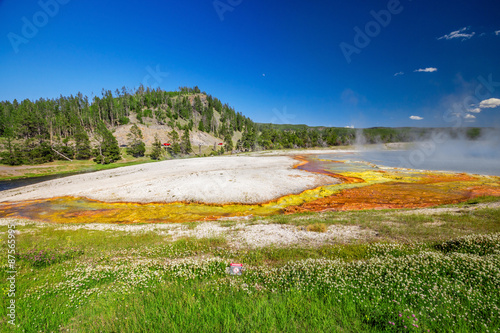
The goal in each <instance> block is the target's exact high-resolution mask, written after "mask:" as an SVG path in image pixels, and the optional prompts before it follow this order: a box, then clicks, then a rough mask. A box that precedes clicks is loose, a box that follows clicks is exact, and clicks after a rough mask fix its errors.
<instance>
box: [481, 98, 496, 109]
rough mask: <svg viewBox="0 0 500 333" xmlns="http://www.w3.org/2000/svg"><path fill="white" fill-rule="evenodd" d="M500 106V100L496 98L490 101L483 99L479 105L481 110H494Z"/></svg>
mask: <svg viewBox="0 0 500 333" xmlns="http://www.w3.org/2000/svg"><path fill="white" fill-rule="evenodd" d="M498 106H500V99H498V98H490V99H485V100H484V101H482V102H481V103H479V107H480V108H481V109H486V108H488V109H491V108H496V107H498Z"/></svg>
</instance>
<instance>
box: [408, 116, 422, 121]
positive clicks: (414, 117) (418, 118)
mask: <svg viewBox="0 0 500 333" xmlns="http://www.w3.org/2000/svg"><path fill="white" fill-rule="evenodd" d="M410 119H411V120H422V119H424V118H422V117H419V116H410Z"/></svg>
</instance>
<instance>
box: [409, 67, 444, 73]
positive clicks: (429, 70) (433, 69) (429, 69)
mask: <svg viewBox="0 0 500 333" xmlns="http://www.w3.org/2000/svg"><path fill="white" fill-rule="evenodd" d="M437 70H438V69H437V68H435V67H427V68H419V69H415V70H414V72H422V73H432V72H436V71H437Z"/></svg>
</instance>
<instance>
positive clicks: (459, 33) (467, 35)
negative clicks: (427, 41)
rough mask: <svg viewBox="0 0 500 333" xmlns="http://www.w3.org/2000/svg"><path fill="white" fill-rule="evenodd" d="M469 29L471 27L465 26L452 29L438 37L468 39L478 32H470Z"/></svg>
mask: <svg viewBox="0 0 500 333" xmlns="http://www.w3.org/2000/svg"><path fill="white" fill-rule="evenodd" d="M467 30H469V28H467V27H463V28H462V29H460V30H456V31H452V32H450V33H449V34H447V35H444V36H441V37H439V38H438V39H446V40H450V39H455V38H462V40H467V39H470V38H472V37H473V36H474V35H475V34H476V33H475V32H471V33H468V32H467Z"/></svg>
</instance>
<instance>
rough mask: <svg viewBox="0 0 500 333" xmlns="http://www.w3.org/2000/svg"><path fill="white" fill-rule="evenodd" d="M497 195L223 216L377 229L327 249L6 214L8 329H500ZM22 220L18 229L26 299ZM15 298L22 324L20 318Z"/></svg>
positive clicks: (321, 228) (2, 274)
mask: <svg viewBox="0 0 500 333" xmlns="http://www.w3.org/2000/svg"><path fill="white" fill-rule="evenodd" d="M485 203H489V204H490V206H489V208H488V207H486V206H484V204H485ZM497 203H498V199H496V198H491V197H489V198H488V197H486V198H480V199H475V200H472V201H469V202H466V203H463V204H459V205H452V206H446V207H444V208H449V209H439V210H435V211H432V210H424V211H418V212H412V211H394V210H387V211H359V212H329V213H314V214H312V213H310V214H297V215H287V216H283V215H281V216H273V217H268V218H253V219H250V220H244V221H219V222H217V223H219V224H220V225H221V226H225V227H228V226H232V225H237V224H246V225H252V224H257V223H267V224H280V225H290V226H294V227H297V228H302V229H303V230H306V231H307V232H311V233H323V232H326V230H328V228H329V227H332V226H346V225H347V226H349V225H353V226H359V227H360V228H361V229H362V230H370V231H372V232H371V233H370V234H369V235H370V236H367V237H360V238H358V239H349V240H343V239H338V240H337V241H335V242H328V243H325V244H322V245H315V246H311V245H306V244H304V245H302V244H295V245H289V246H278V245H272V246H264V247H252V246H250V245H246V244H243V243H242V244H239V245H238V246H236V245H235V244H234V242H232V241H230V240H229V239H228V238H226V237H225V236H224V235H219V236H217V237H204V238H203V237H202V238H196V237H193V236H190V237H183V238H178V239H173V238H172V237H171V235H169V234H167V233H161V232H158V231H157V230H155V229H152V228H145V230H144V231H143V232H136V231H134V232H132V231H130V230H128V229H126V228H123V229H121V230H119V229H117V230H100V229H99V228H82V227H81V226H79V225H57V224H46V223H37V222H30V221H24V220H23V221H21V220H3V221H2V225H1V226H0V231H1V234H0V236H1V238H2V243H1V244H2V245H1V249H0V260H1V262H2V268H1V271H0V281H1V288H2V296H3V297H2V298H1V302H0V327H1V331H2V332H498V331H499V330H500V208H499V205H498V204H497ZM200 224H201V222H196V223H191V224H188V225H187V226H188V227H189V228H191V229H192V228H196V227H197V226H199V225H200ZM9 226H10V227H9ZM63 227H64V228H63ZM145 227H146V225H145ZM9 229H11V230H13V229H15V230H16V233H14V234H13V235H14V236H13V237H14V239H15V241H16V243H15V244H16V248H15V249H16V254H15V259H16V270H17V275H16V283H15V285H16V290H15V297H11V296H9V290H10V289H9V287H10V284H9V283H8V280H7V278H8V277H9V276H10V275H11V274H10V273H9V271H10V270H11V268H9V266H8V257H7V256H8V242H7V241H8V239H9ZM10 234H12V232H10ZM11 239H12V238H11ZM233 262H237V263H243V265H244V268H245V269H244V271H243V274H242V275H240V276H233V275H229V274H228V267H229V264H230V263H233ZM13 298H14V299H15V301H16V302H15V321H14V323H15V325H12V324H11V323H9V320H10V319H9V317H8V316H7V314H8V312H7V311H9V310H8V309H7V306H8V305H9V304H10V303H9V302H10V300H11V299H13Z"/></svg>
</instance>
